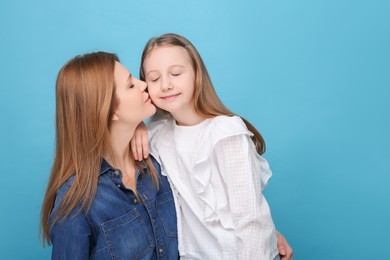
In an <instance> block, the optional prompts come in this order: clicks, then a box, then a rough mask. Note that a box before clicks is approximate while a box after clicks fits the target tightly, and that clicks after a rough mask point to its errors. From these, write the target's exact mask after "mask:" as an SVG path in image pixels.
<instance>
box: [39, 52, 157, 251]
mask: <svg viewBox="0 0 390 260" xmlns="http://www.w3.org/2000/svg"><path fill="white" fill-rule="evenodd" d="M116 61H118V62H119V59H118V57H117V56H116V55H115V54H112V53H105V52H96V53H90V54H85V55H80V56H76V57H75V58H73V59H71V60H70V61H69V62H67V63H66V64H65V65H64V66H63V67H62V68H61V70H60V72H59V74H58V77H57V83H56V150H55V157H54V163H53V166H52V170H51V175H50V179H49V183H48V186H47V189H46V194H45V198H44V201H43V206H42V212H41V234H42V238H43V243H44V244H46V243H47V244H50V226H51V225H52V224H54V223H55V222H56V221H58V220H60V219H62V218H65V217H67V216H68V215H69V214H70V213H71V211H72V210H73V209H75V207H76V206H77V205H81V208H82V209H85V210H88V209H89V207H90V206H91V204H92V202H93V199H94V196H95V193H96V189H97V183H98V176H99V170H100V165H101V160H102V158H103V155H104V154H109V156H110V157H111V158H114V156H113V151H112V147H111V142H110V132H109V127H110V122H111V117H112V111H113V109H114V108H115V105H116V98H115V81H114V68H115V62H116ZM130 154H131V153H130ZM147 164H148V166H149V169H150V171H151V174H152V179H153V181H154V183H158V176H157V173H156V170H155V168H154V167H153V163H152V162H151V160H150V159H147ZM137 165H138V167H139V166H140V165H139V164H138V163H137ZM139 168H140V169H142V168H141V167H139ZM71 176H74V182H73V184H72V185H71V187H70V188H69V190H68V191H67V193H66V194H65V196H64V197H63V199H62V201H61V204H60V206H59V209H58V211H57V214H56V216H55V218H54V221H53V222H52V223H49V221H50V219H49V218H50V213H51V211H52V209H53V206H54V202H55V199H56V193H57V191H58V189H59V188H60V187H61V185H63V184H64V182H65V181H66V180H68V179H69V178H70V177H71Z"/></svg>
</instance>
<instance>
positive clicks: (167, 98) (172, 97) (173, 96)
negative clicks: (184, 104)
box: [161, 93, 180, 100]
mask: <svg viewBox="0 0 390 260" xmlns="http://www.w3.org/2000/svg"><path fill="white" fill-rule="evenodd" d="M179 95H180V93H179V94H172V95H168V96H163V97H161V99H164V100H170V99H174V98H176V97H177V96H179Z"/></svg>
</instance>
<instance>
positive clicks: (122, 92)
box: [113, 62, 156, 125]
mask: <svg viewBox="0 0 390 260" xmlns="http://www.w3.org/2000/svg"><path fill="white" fill-rule="evenodd" d="M114 80H115V85H116V88H115V98H116V106H115V109H114V116H113V119H114V120H115V121H118V122H122V123H125V124H135V125H138V124H139V123H140V122H141V121H142V120H144V119H145V118H148V117H150V116H152V115H153V114H154V113H155V112H156V107H155V106H154V105H153V104H152V103H151V99H150V97H149V94H148V93H147V92H145V90H146V88H147V85H146V83H145V82H144V81H141V80H138V79H136V78H135V77H133V76H132V75H131V74H130V72H129V71H128V70H127V69H126V68H125V67H124V66H123V65H122V64H120V63H119V62H116V63H115V69H114Z"/></svg>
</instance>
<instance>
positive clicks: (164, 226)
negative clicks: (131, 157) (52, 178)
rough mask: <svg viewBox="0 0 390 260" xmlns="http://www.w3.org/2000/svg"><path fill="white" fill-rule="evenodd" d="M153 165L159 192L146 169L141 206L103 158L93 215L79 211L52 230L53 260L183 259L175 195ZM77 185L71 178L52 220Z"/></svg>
mask: <svg viewBox="0 0 390 260" xmlns="http://www.w3.org/2000/svg"><path fill="white" fill-rule="evenodd" d="M153 163H154V165H155V167H156V170H157V172H158V173H159V189H158V190H157V189H156V187H155V185H153V183H152V179H151V176H150V173H149V171H148V170H147V169H146V168H145V173H144V174H143V173H137V191H138V194H139V196H140V197H141V199H142V203H140V201H139V200H138V199H137V197H136V196H135V194H134V193H133V192H132V191H131V190H129V189H126V187H125V186H124V185H123V183H122V180H121V176H122V173H121V172H120V171H119V170H116V169H114V168H113V167H112V166H111V165H109V164H108V163H107V161H105V160H104V159H103V160H102V164H101V170H100V175H99V182H98V188H97V192H96V195H95V198H94V200H93V203H92V206H91V208H90V209H89V211H87V212H86V211H85V210H84V209H81V210H80V207H76V208H75V209H74V210H73V211H72V213H71V214H70V215H69V216H67V217H66V218H65V219H64V220H60V221H58V222H56V223H55V224H54V225H53V226H52V228H51V231H50V235H51V240H52V245H53V250H52V259H178V256H179V253H178V245H177V223H176V222H177V220H176V211H175V205H174V200H173V195H172V191H171V189H170V186H169V183H168V180H167V178H166V177H165V176H162V175H161V170H160V166H159V165H158V163H157V162H156V161H155V160H154V159H153ZM73 181H74V177H71V178H70V179H69V180H67V181H66V182H65V184H64V185H62V186H61V188H60V189H59V190H58V192H57V198H56V201H55V205H54V209H53V211H52V213H51V216H50V219H51V221H52V220H53V218H54V216H55V214H56V211H57V209H58V206H59V204H60V202H61V200H62V198H63V196H64V195H65V193H66V192H67V190H68V189H69V187H70V186H71V185H72V183H73ZM78 212H79V214H78Z"/></svg>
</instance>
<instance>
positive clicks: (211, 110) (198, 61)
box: [140, 33, 265, 155]
mask: <svg viewBox="0 0 390 260" xmlns="http://www.w3.org/2000/svg"><path fill="white" fill-rule="evenodd" d="M161 46H180V47H183V48H184V49H185V50H186V51H187V53H188V55H189V57H190V59H191V61H192V67H193V69H194V71H195V91H194V97H193V105H194V110H195V112H196V113H197V114H199V115H200V116H202V117H204V118H212V117H215V116H220V115H226V116H234V115H236V114H234V113H233V112H231V111H230V110H229V109H227V108H226V106H225V105H224V104H223V103H222V101H221V100H220V99H219V97H218V95H217V93H216V92H215V89H214V86H213V84H212V82H211V79H210V77H209V74H208V72H207V69H206V66H205V64H204V63H203V60H202V58H201V57H200V55H199V53H198V51H197V50H196V48H195V46H194V45H193V44H192V43H191V42H190V41H189V40H187V39H186V38H184V37H183V36H180V35H177V34H173V33H167V34H163V35H161V36H159V37H155V38H152V39H150V40H149V41H148V43H147V44H146V46H145V48H144V51H143V53H142V58H141V67H140V79H141V80H144V81H145V72H144V66H143V65H144V61H145V59H146V57H147V56H148V54H149V53H150V52H151V51H152V50H153V49H154V48H156V47H161ZM156 115H157V114H156ZM241 118H242V120H243V121H244V123H245V124H246V126H247V128H248V130H249V131H250V132H252V133H253V135H254V136H253V141H254V143H255V145H256V150H257V152H258V153H259V154H260V155H261V154H263V153H265V142H264V139H263V137H262V136H261V134H260V133H259V131H257V129H256V128H255V127H254V126H253V125H252V124H251V123H249V122H248V121H247V120H245V119H244V118H243V117H241Z"/></svg>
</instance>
